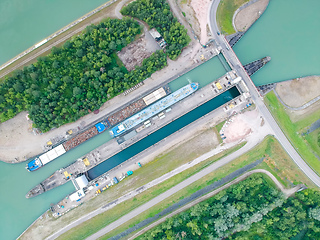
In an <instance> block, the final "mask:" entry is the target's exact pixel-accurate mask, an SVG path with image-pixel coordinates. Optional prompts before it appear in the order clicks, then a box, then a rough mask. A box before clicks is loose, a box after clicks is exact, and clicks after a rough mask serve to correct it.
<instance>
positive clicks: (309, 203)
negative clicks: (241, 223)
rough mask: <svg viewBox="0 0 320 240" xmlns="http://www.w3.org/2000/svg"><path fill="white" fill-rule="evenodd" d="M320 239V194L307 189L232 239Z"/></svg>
mask: <svg viewBox="0 0 320 240" xmlns="http://www.w3.org/2000/svg"><path fill="white" fill-rule="evenodd" d="M295 236H299V237H298V238H296V239H310V240H311V239H314V240H315V239H320V193H319V191H316V190H314V189H306V190H304V191H301V192H298V193H296V194H295V197H290V198H288V199H287V200H286V201H285V202H284V204H283V205H282V206H281V207H278V208H275V209H274V210H273V211H272V212H270V213H268V214H267V215H266V216H264V217H263V219H262V220H261V221H260V222H257V223H254V224H253V225H252V227H251V228H250V230H249V231H248V232H239V233H236V234H234V235H233V236H232V237H230V238H229V239H237V240H245V239H255V240H259V239H279V240H282V239H283V240H285V239H293V237H295Z"/></svg>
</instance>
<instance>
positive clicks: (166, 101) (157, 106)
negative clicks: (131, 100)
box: [110, 83, 199, 137]
mask: <svg viewBox="0 0 320 240" xmlns="http://www.w3.org/2000/svg"><path fill="white" fill-rule="evenodd" d="M198 87H199V84H198V83H190V84H188V85H186V86H184V87H182V88H180V89H179V90H177V91H175V92H173V93H171V94H170V95H168V96H166V97H165V98H163V99H161V100H159V101H157V102H155V103H153V104H152V105H150V106H148V107H146V108H145V109H143V110H142V111H140V112H138V113H137V114H135V115H133V116H131V117H130V118H128V119H126V120H124V121H123V122H121V123H120V124H118V125H116V126H115V127H113V128H112V129H111V130H110V134H111V136H113V137H117V136H119V135H121V134H123V133H124V132H126V131H128V130H130V129H132V128H134V127H135V126H137V125H139V124H140V123H142V122H143V121H145V120H147V119H149V118H151V117H152V116H154V115H156V114H158V113H160V112H161V111H163V110H165V109H166V108H168V107H170V106H172V105H173V104H175V103H177V102H179V101H180V100H182V99H184V98H185V97H187V96H189V95H191V94H192V93H194V92H195V91H196V90H197V89H198Z"/></svg>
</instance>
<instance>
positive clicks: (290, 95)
mask: <svg viewBox="0 0 320 240" xmlns="http://www.w3.org/2000/svg"><path fill="white" fill-rule="evenodd" d="M276 91H277V93H278V94H279V96H280V98H281V99H282V101H283V102H284V103H285V104H287V105H288V106H290V107H300V106H302V105H303V104H305V103H307V102H309V101H311V100H312V99H314V98H316V97H318V96H319V95H320V76H309V77H304V78H296V79H293V80H290V81H285V82H280V83H278V84H277V86H276Z"/></svg>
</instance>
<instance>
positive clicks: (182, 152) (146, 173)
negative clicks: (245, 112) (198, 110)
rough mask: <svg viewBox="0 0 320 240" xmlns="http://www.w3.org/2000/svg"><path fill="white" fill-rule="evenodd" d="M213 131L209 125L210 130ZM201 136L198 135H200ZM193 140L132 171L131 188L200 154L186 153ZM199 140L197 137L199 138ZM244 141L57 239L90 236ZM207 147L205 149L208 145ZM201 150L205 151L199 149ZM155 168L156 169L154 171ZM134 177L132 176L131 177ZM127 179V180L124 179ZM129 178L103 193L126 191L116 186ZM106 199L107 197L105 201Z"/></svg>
mask: <svg viewBox="0 0 320 240" xmlns="http://www.w3.org/2000/svg"><path fill="white" fill-rule="evenodd" d="M210 131H212V129H211V130H210ZM199 137H200V138H201V136H199ZM191 141H192V142H191V143H189V144H187V145H188V146H189V147H186V144H183V145H181V146H180V147H178V148H176V149H173V150H172V151H170V152H168V153H166V154H164V155H161V156H159V157H157V158H156V159H155V160H154V161H152V162H150V163H148V164H146V165H144V166H143V167H142V168H140V169H138V170H136V171H135V173H134V175H135V176H133V177H135V178H136V179H134V180H133V183H132V184H134V185H133V186H135V187H134V189H135V188H137V187H139V186H141V185H143V184H146V183H147V182H150V181H152V180H153V179H155V178H157V177H159V176H161V175H163V174H165V173H167V172H169V171H171V170H173V169H175V168H177V167H178V166H180V165H181V164H183V163H186V162H189V161H191V160H193V159H195V158H196V157H198V156H199V152H197V151H196V152H193V153H190V154H186V153H187V152H188V148H191V147H190V144H196V141H197V139H193V140H191ZM198 141H200V140H199V139H198ZM243 145H244V143H243V144H240V145H238V146H236V147H234V148H231V149H229V150H226V151H224V152H221V153H219V154H217V155H215V156H214V157H212V158H209V159H207V160H206V161H203V162H201V163H199V164H197V165H196V166H194V167H192V168H190V169H187V170H185V171H183V172H182V173H180V174H177V175H175V176H174V177H172V178H170V179H168V180H166V181H165V182H163V183H161V184H159V185H157V186H155V187H153V188H151V189H148V190H146V191H145V192H143V193H141V194H139V195H137V196H136V197H134V198H133V199H132V200H129V201H127V202H124V203H121V204H119V205H117V206H116V207H114V208H112V209H111V210H108V211H106V212H104V213H102V214H100V215H98V216H96V217H94V218H93V219H92V220H90V221H87V222H85V223H83V224H81V225H79V226H78V227H76V228H74V229H72V230H70V231H69V232H67V233H65V234H63V235H62V236H61V237H60V238H58V239H84V238H85V237H88V236H90V235H91V234H93V233H95V232H96V231H98V230H99V229H101V228H103V227H104V226H105V225H107V224H109V223H111V222H113V221H115V220H116V219H118V218H119V217H121V216H123V215H125V214H127V213H128V212H130V211H132V210H133V209H135V208H136V207H138V206H140V205H142V204H144V203H145V202H147V201H149V200H151V199H152V198H154V197H156V196H158V195H159V194H161V193H163V192H165V191H166V190H168V189H170V188H171V187H173V186H175V185H176V184H178V183H179V182H182V181H183V180H185V179H186V178H188V177H190V176H191V175H193V174H195V173H196V172H198V171H200V170H202V169H203V168H205V167H206V166H208V165H210V164H211V163H213V162H215V161H217V160H219V159H221V158H222V157H224V156H225V155H229V154H231V153H232V152H234V151H236V150H238V149H239V148H241V147H242V146H243ZM207 150H208V149H207ZM201 152H202V154H203V153H205V152H207V151H203V150H202V151H201ZM155 169H156V171H155ZM132 179H133V178H132ZM127 181H128V182H127ZM129 181H131V177H130V178H128V179H125V180H124V181H122V182H121V183H120V184H118V185H117V186H116V187H115V188H111V189H108V190H107V191H105V192H103V193H102V195H103V194H104V195H109V194H110V190H111V191H113V190H114V191H118V192H121V193H124V192H127V191H125V190H124V189H123V187H122V189H121V191H119V188H118V187H121V185H129V186H132V184H128V183H129ZM108 202H109V201H108ZM105 203H106V202H104V204H103V205H105Z"/></svg>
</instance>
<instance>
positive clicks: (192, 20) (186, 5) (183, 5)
mask: <svg viewBox="0 0 320 240" xmlns="http://www.w3.org/2000/svg"><path fill="white" fill-rule="evenodd" d="M191 1H192V0H180V1H178V4H179V7H180V9H181V11H182V12H183V13H184V15H185V18H186V20H187V21H188V23H189V24H191V26H192V29H193V31H194V34H195V35H196V36H198V37H200V35H201V30H200V24H199V21H198V19H197V17H196V13H195V11H194V9H193V8H192V6H191Z"/></svg>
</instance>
